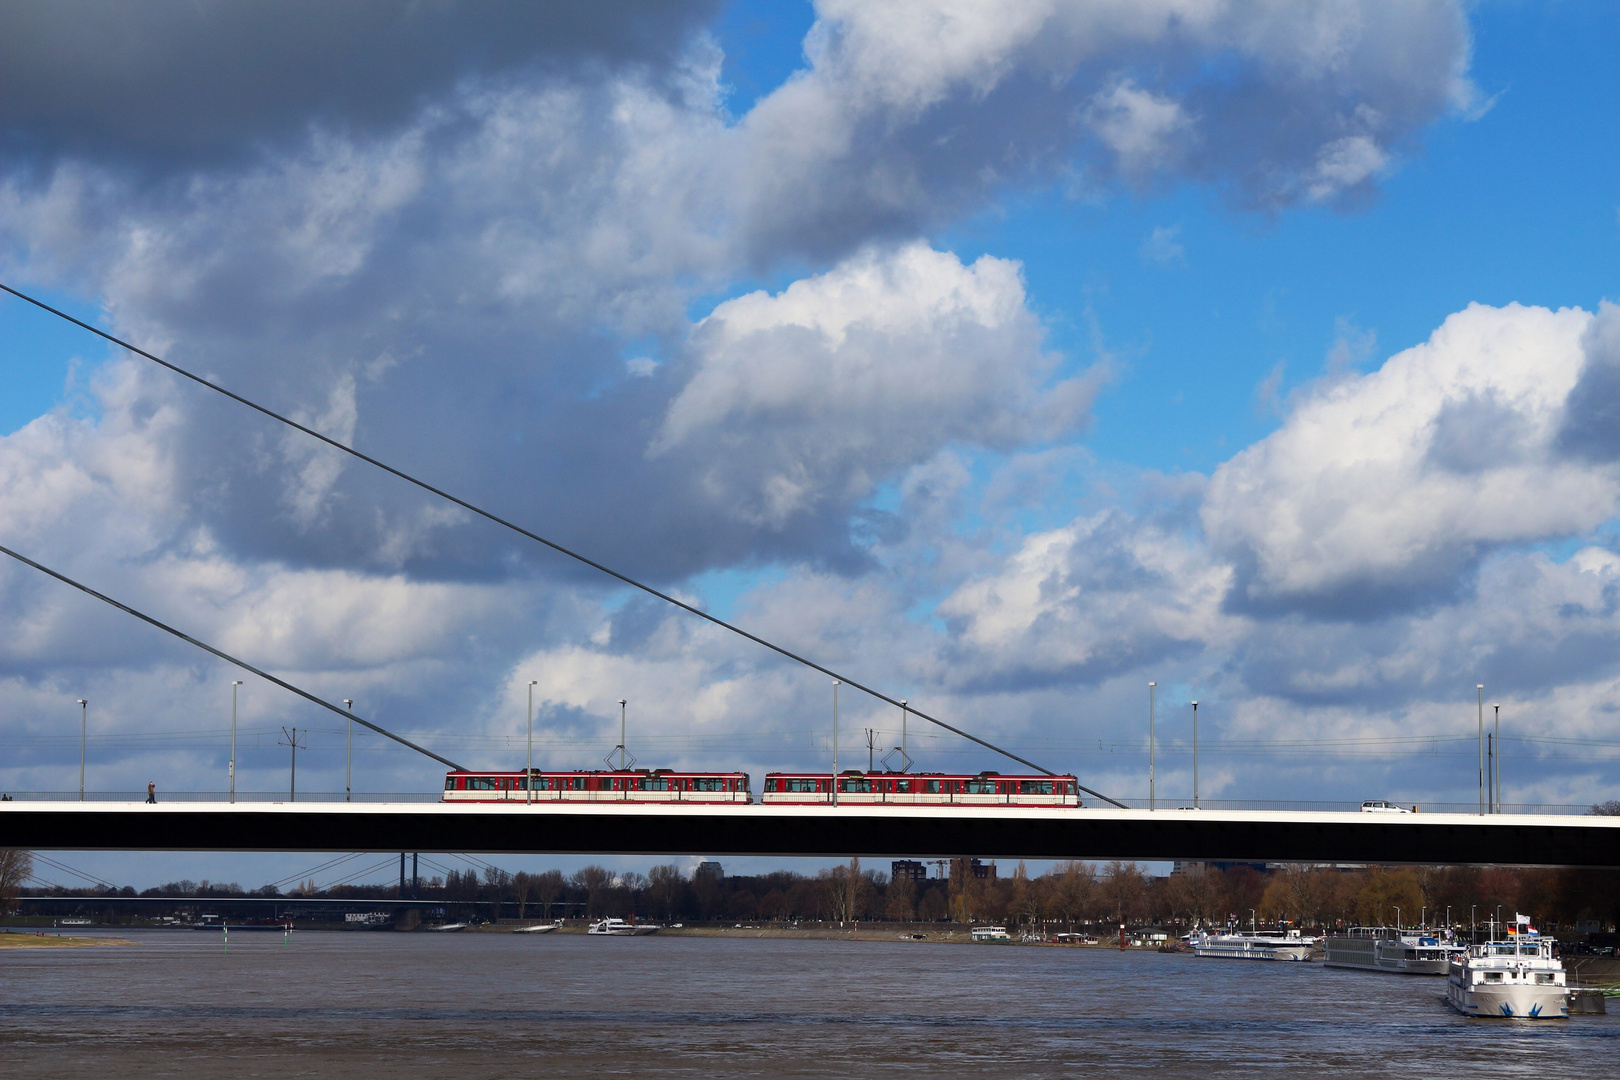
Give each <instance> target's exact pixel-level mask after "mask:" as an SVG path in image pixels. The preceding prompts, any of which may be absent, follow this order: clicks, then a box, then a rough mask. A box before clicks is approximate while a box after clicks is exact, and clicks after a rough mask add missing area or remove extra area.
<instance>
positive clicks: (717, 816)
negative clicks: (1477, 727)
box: [0, 801, 1620, 868]
mask: <svg viewBox="0 0 1620 1080" xmlns="http://www.w3.org/2000/svg"><path fill="white" fill-rule="evenodd" d="M0 847H14V848H30V849H36V850H43V851H62V850H83V851H114V850H123V851H142V850H157V851H311V852H316V851H429V852H436V851H444V852H450V851H465V852H478V853H492V854H521V853H532V854H581V855H583V854H592V855H595V854H623V855H715V856H721V855H766V856H821V857H831V858H846V857H848V856H851V855H859V856H863V857H865V856H872V857H882V856H896V857H927V858H954V857H958V856H964V855H973V856H984V857H990V856H994V857H998V858H1030V859H1133V860H1168V859H1198V860H1207V861H1227V860H1230V861H1234V862H1238V861H1257V862H1258V861H1266V862H1300V863H1423V864H1451V865H1456V864H1473V865H1499V866H1567V867H1588V868H1611V867H1620V818H1612V817H1590V816H1577V815H1554V814H1485V815H1480V814H1451V813H1442V814H1423V813H1420V814H1367V813H1346V812H1342V811H1336V812H1324V811H1314V812H1313V811H1263V810H1115V809H1090V808H1085V809H1074V808H1057V807H1054V808H1044V807H1040V808H1037V807H975V808H973V809H972V810H956V809H952V808H950V807H932V806H930V807H893V806H889V807H883V806H841V807H830V806H762V805H758V804H751V805H747V806H679V805H673V806H672V805H657V806H651V805H640V806H638V805H628V806H625V805H608V806H604V805H601V804H589V803H585V804H549V805H543V806H525V805H522V804H513V805H509V806H503V805H499V804H495V805H491V804H444V803H234V804H231V803H227V804H220V803H168V804H163V803H159V804H155V805H154V804H146V803H138V802H44V801H40V802H24V801H19V802H0Z"/></svg>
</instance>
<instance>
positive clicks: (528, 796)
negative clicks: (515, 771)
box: [523, 679, 539, 803]
mask: <svg viewBox="0 0 1620 1080" xmlns="http://www.w3.org/2000/svg"><path fill="white" fill-rule="evenodd" d="M538 682H539V680H538V679H530V680H529V757H528V765H527V766H525V768H526V771H525V772H524V774H523V801H524V802H526V803H532V802H534V688H535V685H536V684H537V683H538Z"/></svg>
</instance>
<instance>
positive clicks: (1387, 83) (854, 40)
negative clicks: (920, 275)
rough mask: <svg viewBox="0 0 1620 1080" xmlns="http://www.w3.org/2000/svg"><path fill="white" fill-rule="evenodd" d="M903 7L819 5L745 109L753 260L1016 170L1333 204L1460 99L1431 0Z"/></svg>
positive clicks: (1453, 43) (874, 229) (907, 215)
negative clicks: (792, 73)
mask: <svg viewBox="0 0 1620 1080" xmlns="http://www.w3.org/2000/svg"><path fill="white" fill-rule="evenodd" d="M912 15H913V16H914V17H913V18H910V19H898V18H893V17H891V12H890V11H889V9H887V8H885V7H883V6H878V7H868V6H862V5H858V4H844V3H835V4H825V5H823V6H822V9H821V21H820V22H819V23H818V26H817V31H816V33H815V34H813V35H812V38H811V40H810V45H809V49H808V51H809V54H810V56H811V59H812V66H811V68H810V69H809V70H808V71H806V72H805V73H803V74H802V75H801V76H800V77H798V78H796V79H794V80H792V81H790V82H789V83H787V84H786V85H784V86H783V87H782V88H781V89H779V90H778V91H776V92H775V93H774V94H772V95H770V96H769V97H767V98H765V99H763V100H762V101H760V102H759V103H758V105H757V106H756V107H755V108H754V110H753V111H752V112H751V113H750V114H749V115H748V116H747V117H745V118H744V120H743V122H742V123H741V125H740V132H741V134H742V135H743V136H744V139H743V145H742V147H741V149H740V153H741V161H742V166H741V167H742V168H743V169H744V170H745V175H746V176H747V178H748V183H747V200H748V201H747V207H746V211H745V213H746V220H747V228H748V234H749V236H750V238H751V239H752V241H753V243H754V245H755V250H756V252H757V253H758V255H759V257H761V258H769V257H770V255H771V253H773V252H775V251H777V250H780V249H782V248H790V249H793V250H800V251H808V252H809V253H811V254H812V255H814V256H816V257H821V258H825V257H828V256H829V255H830V254H832V253H834V252H838V251H840V250H843V249H847V248H848V247H849V246H850V245H851V244H855V243H859V242H861V241H863V240H865V239H868V238H870V237H872V236H873V235H897V234H898V235H904V234H907V233H911V232H916V231H918V230H920V229H926V228H928V227H929V226H931V225H933V224H934V223H937V222H941V221H947V220H951V219H952V218H953V216H955V215H958V214H960V213H961V212H963V211H964V210H968V209H971V208H972V207H973V206H976V205H978V204H979V203H981V202H982V201H983V200H984V199H986V198H987V197H990V196H992V195H994V194H995V193H996V192H998V191H999V190H1001V189H1003V188H1005V187H1008V186H1013V185H1018V184H1025V183H1031V182H1033V183H1052V182H1062V183H1064V184H1065V185H1069V186H1071V187H1075V188H1078V189H1081V190H1096V189H1098V188H1107V187H1108V186H1110V185H1112V184H1114V183H1116V182H1118V181H1124V182H1125V183H1128V184H1130V185H1132V186H1136V187H1153V186H1158V185H1163V184H1170V183H1174V182H1176V181H1178V180H1183V179H1192V180H1196V181H1199V182H1207V183H1211V184H1214V185H1216V186H1217V187H1220V188H1221V189H1223V190H1225V191H1226V192H1227V194H1228V196H1229V198H1230V199H1231V201H1232V202H1234V203H1235V204H1237V205H1240V206H1245V207H1250V208H1256V209H1263V210H1275V209H1279V208H1282V207H1287V206H1290V205H1294V204H1298V203H1301V202H1315V203H1327V204H1334V205H1353V204H1355V203H1358V202H1361V201H1365V199H1366V198H1367V197H1368V196H1369V195H1370V194H1371V193H1372V192H1373V191H1374V190H1375V188H1376V185H1377V183H1378V181H1379V179H1380V178H1381V177H1382V176H1383V175H1384V174H1385V173H1386V172H1387V171H1388V169H1389V168H1391V167H1392V166H1393V165H1394V163H1395V161H1396V158H1397V155H1398V154H1399V153H1400V152H1402V151H1403V150H1405V149H1407V148H1409V147H1410V145H1411V144H1412V143H1413V141H1414V140H1415V138H1416V136H1417V133H1418V132H1419V131H1420V130H1421V129H1422V128H1423V127H1424V126H1425V125H1427V124H1428V123H1430V122H1432V121H1433V120H1435V119H1436V118H1438V117H1439V116H1441V115H1443V114H1444V113H1445V112H1446V110H1447V109H1448V108H1451V107H1454V106H1457V105H1461V104H1464V103H1466V101H1467V100H1468V99H1469V97H1470V95H1471V93H1472V90H1471V87H1470V85H1469V84H1468V82H1467V79H1466V70H1467V65H1468V59H1469V53H1470V40H1469V34H1468V29H1467V25H1466V22H1465V20H1464V18H1463V15H1462V10H1461V8H1460V6H1459V5H1458V4H1456V3H1453V2H1450V0H1429V2H1424V3H1415V4H1414V3H1392V2H1383V0H1366V2H1358V3H1350V4H1311V3H1306V4H1295V5H1276V4H1268V3H1233V4H1227V5H1219V6H1211V5H1205V4H1194V3H1182V2H1180V0H1156V2H1153V3H1142V4H1134V5H1118V6H1111V5H1096V4H1082V3H1065V2H1061V0H1049V2H1037V0H1028V2H1021V3H1018V4H1004V5H995V4H982V5H977V6H975V7H974V8H973V9H971V10H969V9H957V10H954V11H951V12H949V13H946V12H943V11H939V10H929V9H927V8H926V6H925V5H924V6H919V7H918V8H917V9H915V10H914V11H913V12H912Z"/></svg>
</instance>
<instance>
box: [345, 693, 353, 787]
mask: <svg viewBox="0 0 1620 1080" xmlns="http://www.w3.org/2000/svg"><path fill="white" fill-rule="evenodd" d="M343 707H344V708H345V709H348V710H349V711H350V712H351V713H352V712H354V699H353V698H344V699H343ZM343 801H344V802H353V801H354V718H353V717H350V718H349V731H348V735H347V736H346V740H345V742H344V746H343Z"/></svg>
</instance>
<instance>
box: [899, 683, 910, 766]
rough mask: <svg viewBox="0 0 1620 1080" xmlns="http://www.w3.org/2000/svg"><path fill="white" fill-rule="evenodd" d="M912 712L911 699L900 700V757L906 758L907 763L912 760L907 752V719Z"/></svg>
mask: <svg viewBox="0 0 1620 1080" xmlns="http://www.w3.org/2000/svg"><path fill="white" fill-rule="evenodd" d="M910 712H911V703H910V699H908V698H901V699H900V756H901V757H903V758H905V759H906V761H908V762H909V761H910V760H911V755H910V754H908V753H907V752H906V718H907V716H908V715H909V714H910Z"/></svg>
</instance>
